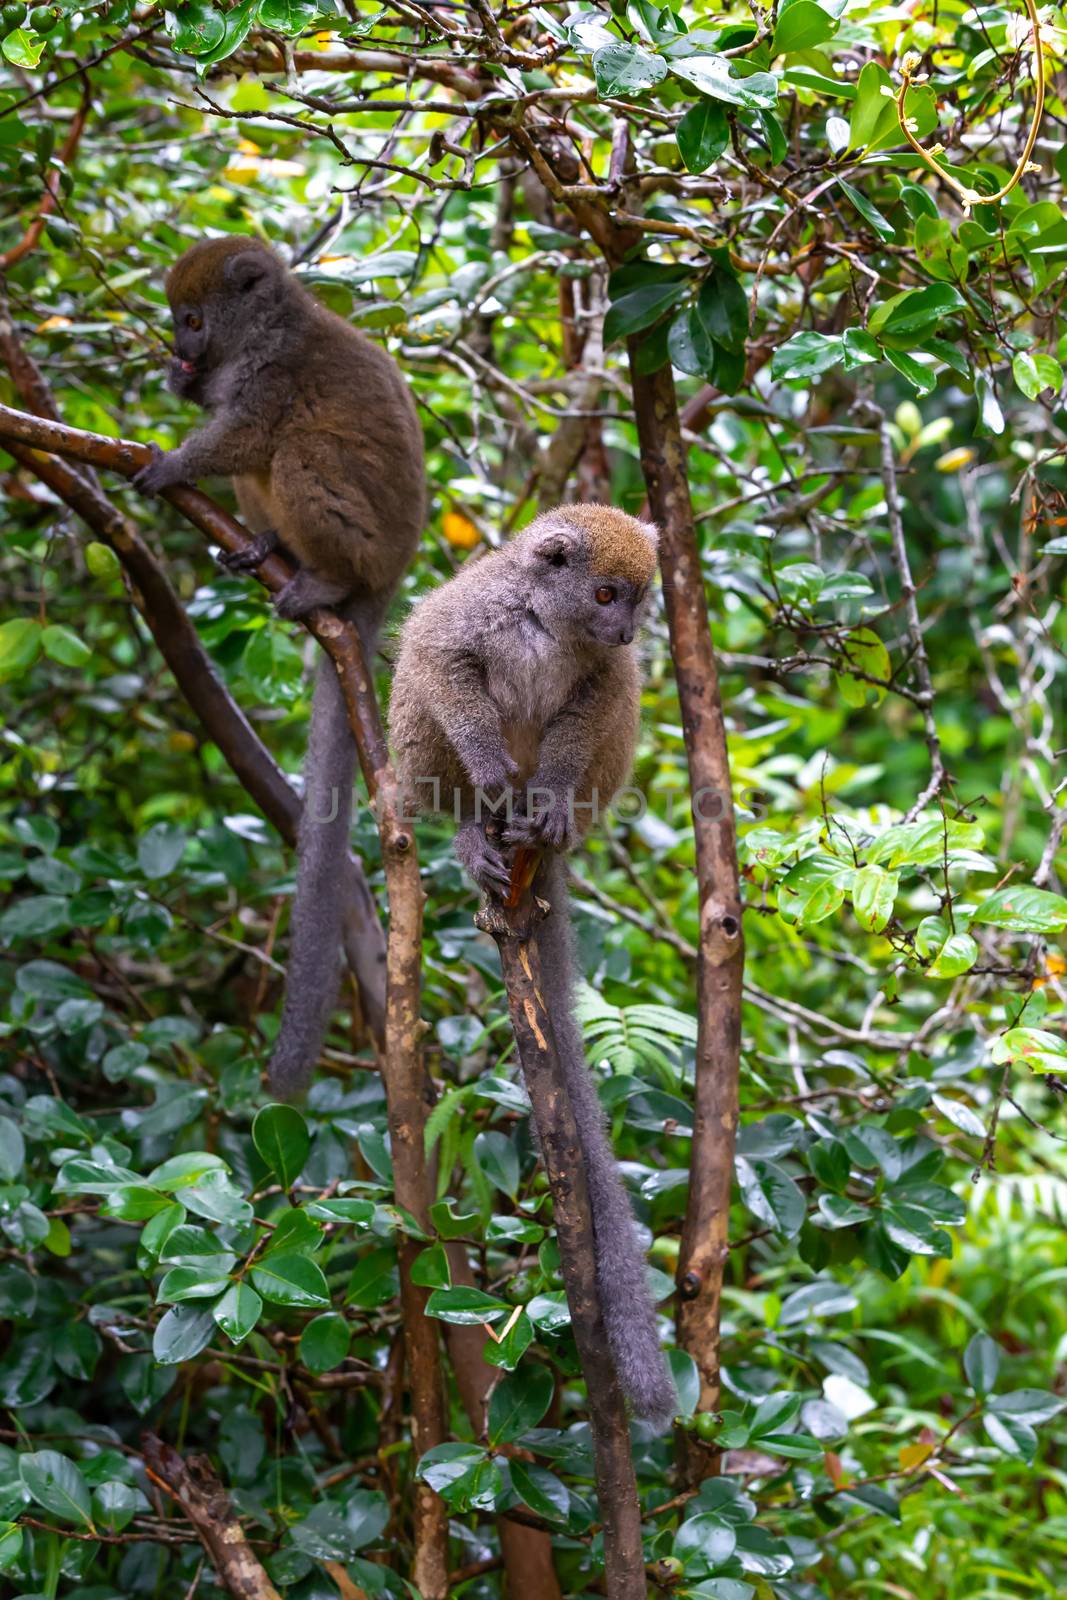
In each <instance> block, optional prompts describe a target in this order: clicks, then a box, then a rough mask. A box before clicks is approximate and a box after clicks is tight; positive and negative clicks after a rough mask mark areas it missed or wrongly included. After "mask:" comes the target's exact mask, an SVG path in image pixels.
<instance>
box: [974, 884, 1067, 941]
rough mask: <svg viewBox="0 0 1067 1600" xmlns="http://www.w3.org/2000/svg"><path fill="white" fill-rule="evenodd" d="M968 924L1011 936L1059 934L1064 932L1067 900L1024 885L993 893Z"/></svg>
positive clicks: (996, 890) (1066, 925)
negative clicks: (1002, 929) (978, 925)
mask: <svg viewBox="0 0 1067 1600" xmlns="http://www.w3.org/2000/svg"><path fill="white" fill-rule="evenodd" d="M971 921H972V923H974V922H983V923H988V924H989V925H990V926H991V927H994V928H1007V929H1008V930H1010V931H1011V932H1013V933H1058V932H1059V931H1060V929H1061V928H1067V899H1064V897H1063V895H1061V894H1053V893H1052V891H1051V889H1035V888H1032V887H1031V886H1029V885H1027V884H1020V885H1019V886H1018V887H1016V888H1008V889H995V890H994V891H993V893H992V894H991V895H989V896H988V897H987V899H985V900H983V901H982V904H981V905H980V906H979V907H978V909H977V910H976V911H974V912H973V913H972V915H971Z"/></svg>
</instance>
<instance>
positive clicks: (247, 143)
mask: <svg viewBox="0 0 1067 1600" xmlns="http://www.w3.org/2000/svg"><path fill="white" fill-rule="evenodd" d="M237 148H238V150H240V152H241V154H242V155H243V156H258V155H259V153H260V152H259V145H258V144H254V143H253V142H252V140H251V139H238V141H237Z"/></svg>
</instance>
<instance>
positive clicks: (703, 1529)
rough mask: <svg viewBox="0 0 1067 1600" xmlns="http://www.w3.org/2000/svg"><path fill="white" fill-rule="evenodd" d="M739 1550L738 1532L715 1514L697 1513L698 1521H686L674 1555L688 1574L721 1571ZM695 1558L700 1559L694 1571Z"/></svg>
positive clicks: (693, 1519)
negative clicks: (713, 1570)
mask: <svg viewBox="0 0 1067 1600" xmlns="http://www.w3.org/2000/svg"><path fill="white" fill-rule="evenodd" d="M736 1549H737V1533H736V1531H735V1529H734V1528H733V1527H732V1526H731V1525H730V1523H728V1522H726V1521H725V1520H724V1519H723V1518H722V1517H720V1516H718V1515H717V1514H716V1513H715V1512H713V1511H698V1512H697V1514H696V1516H695V1517H687V1518H686V1520H685V1521H684V1522H683V1523H682V1525H681V1527H680V1528H679V1529H678V1532H677V1533H676V1534H675V1536H674V1546H673V1553H674V1555H675V1556H677V1557H678V1559H679V1560H680V1561H683V1562H684V1563H685V1567H686V1572H687V1573H689V1572H694V1571H695V1572H696V1573H699V1572H701V1571H704V1572H707V1571H710V1570H711V1569H712V1568H713V1567H721V1566H722V1564H723V1562H725V1561H729V1559H730V1557H731V1556H732V1555H733V1553H734V1551H735V1550H736ZM694 1557H699V1562H698V1564H697V1566H696V1567H695V1568H694V1565H693V1558H694Z"/></svg>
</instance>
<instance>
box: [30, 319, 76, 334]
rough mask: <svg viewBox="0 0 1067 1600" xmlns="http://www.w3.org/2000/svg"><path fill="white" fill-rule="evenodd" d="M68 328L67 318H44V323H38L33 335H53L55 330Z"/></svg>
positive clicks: (68, 321)
mask: <svg viewBox="0 0 1067 1600" xmlns="http://www.w3.org/2000/svg"><path fill="white" fill-rule="evenodd" d="M69 327H70V318H69V317H45V319H44V321H43V322H39V323H38V324H37V326H36V328H34V330H33V331H34V333H55V331H56V329H57V328H69Z"/></svg>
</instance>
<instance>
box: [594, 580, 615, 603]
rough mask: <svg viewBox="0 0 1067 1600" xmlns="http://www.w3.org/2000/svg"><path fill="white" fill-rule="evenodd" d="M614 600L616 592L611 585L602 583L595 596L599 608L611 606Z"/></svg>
mask: <svg viewBox="0 0 1067 1600" xmlns="http://www.w3.org/2000/svg"><path fill="white" fill-rule="evenodd" d="M614 598H615V590H614V589H613V588H612V587H611V584H610V583H602V584H601V585H600V588H599V589H598V590H597V592H596V594H595V596H594V599H595V600H596V603H597V605H598V606H610V604H611V602H612V601H613V600H614Z"/></svg>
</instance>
